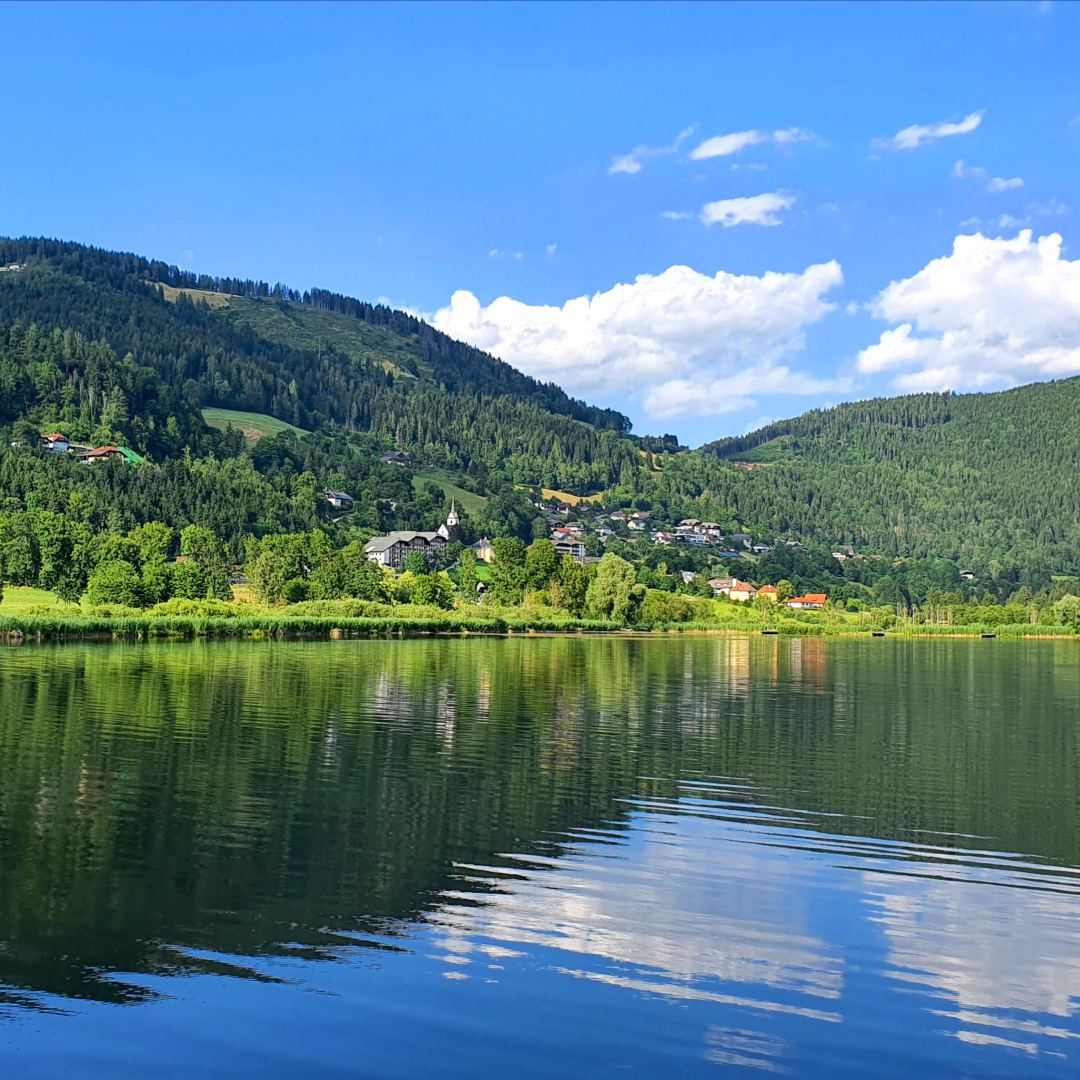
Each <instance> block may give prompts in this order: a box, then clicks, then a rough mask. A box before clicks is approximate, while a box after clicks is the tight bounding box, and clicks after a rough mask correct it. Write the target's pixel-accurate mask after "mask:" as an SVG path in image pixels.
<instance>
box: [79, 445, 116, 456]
mask: <svg viewBox="0 0 1080 1080" xmlns="http://www.w3.org/2000/svg"><path fill="white" fill-rule="evenodd" d="M119 453H120V447H119V446H95V447H94V449H93V450H91V451H90V453H89V454H87V455H86V456H87V457H104V456H105V454H119Z"/></svg>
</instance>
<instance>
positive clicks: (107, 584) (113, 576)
mask: <svg viewBox="0 0 1080 1080" xmlns="http://www.w3.org/2000/svg"><path fill="white" fill-rule="evenodd" d="M86 598H87V600H88V601H89V602H90V603H91V604H93V605H95V606H97V605H100V604H119V605H121V606H122V607H129V608H140V607H143V606H144V605H145V603H146V600H145V594H144V592H143V584H142V578H141V577H140V576H139V571H138V570H136V569H135V567H134V566H132V565H131V563H129V562H124V561H123V560H122V559H112V560H110V561H109V562H103V563H101V564H100V565H99V566H98V568H97V569H96V570H95V571H94V572H93V573H92V574H91V575H90V580H89V581H88V582H87V585H86Z"/></svg>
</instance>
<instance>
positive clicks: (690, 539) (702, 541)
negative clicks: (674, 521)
mask: <svg viewBox="0 0 1080 1080" xmlns="http://www.w3.org/2000/svg"><path fill="white" fill-rule="evenodd" d="M679 539H680V540H682V541H683V542H684V543H687V544H698V545H699V546H702V545H706V544H708V543H709V538H708V537H707V536H706V535H705V534H704V533H696V532H695V533H682V534H680V536H679Z"/></svg>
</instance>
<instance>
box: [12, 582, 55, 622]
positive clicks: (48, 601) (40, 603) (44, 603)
mask: <svg viewBox="0 0 1080 1080" xmlns="http://www.w3.org/2000/svg"><path fill="white" fill-rule="evenodd" d="M70 607H71V605H70V604H67V603H65V602H64V601H63V600H61V599H60V597H58V596H57V595H56V594H55V593H51V592H46V591H45V590H44V589H33V588H30V587H29V586H25V585H5V586H4V598H3V599H2V600H0V612H2V613H3V614H5V615H19V614H21V613H22V612H24V611H26V610H27V609H28V608H56V609H57V610H67V609H69V608H70Z"/></svg>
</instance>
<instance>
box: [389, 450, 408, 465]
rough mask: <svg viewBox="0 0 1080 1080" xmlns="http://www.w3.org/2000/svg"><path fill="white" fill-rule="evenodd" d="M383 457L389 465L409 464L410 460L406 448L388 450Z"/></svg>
mask: <svg viewBox="0 0 1080 1080" xmlns="http://www.w3.org/2000/svg"><path fill="white" fill-rule="evenodd" d="M382 459H383V461H384V462H385V463H386V464H387V465H408V464H409V460H410V459H409V455H408V454H407V453H405V451H404V450H388V451H387V452H386V453H385V454H383V456H382Z"/></svg>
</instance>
